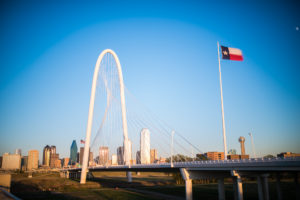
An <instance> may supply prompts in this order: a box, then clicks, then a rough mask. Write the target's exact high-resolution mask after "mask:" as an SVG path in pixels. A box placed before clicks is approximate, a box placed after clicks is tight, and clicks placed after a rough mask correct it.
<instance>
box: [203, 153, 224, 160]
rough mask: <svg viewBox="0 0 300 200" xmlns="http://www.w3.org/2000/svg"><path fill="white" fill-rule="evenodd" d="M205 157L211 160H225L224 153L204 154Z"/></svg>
mask: <svg viewBox="0 0 300 200" xmlns="http://www.w3.org/2000/svg"><path fill="white" fill-rule="evenodd" d="M204 156H205V157H206V158H208V159H209V160H224V152H216V151H213V152H207V153H204Z"/></svg>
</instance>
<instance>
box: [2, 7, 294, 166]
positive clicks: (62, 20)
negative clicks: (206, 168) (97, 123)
mask: <svg viewBox="0 0 300 200" xmlns="http://www.w3.org/2000/svg"><path fill="white" fill-rule="evenodd" d="M13 2H14V1H13ZM16 2H17V1H16ZM157 3H158V2H157ZM132 4H133V3H132ZM132 4H130V5H132ZM2 5H3V6H1V8H0V9H1V13H3V16H5V18H3V17H2V18H1V19H3V20H2V21H1V22H0V23H1V25H2V27H6V29H5V30H3V31H2V33H1V37H0V38H1V39H0V40H1V43H2V44H3V45H2V47H1V55H0V59H1V63H2V66H3V67H2V68H1V73H0V74H1V75H0V96H1V99H0V111H1V115H0V154H1V155H2V154H3V153H5V152H10V153H13V152H14V151H15V149H21V150H22V152H23V154H24V155H25V154H26V153H25V152H28V151H29V150H31V149H37V150H38V151H39V152H43V148H44V147H45V146H46V145H47V144H53V145H55V146H56V148H57V152H59V154H60V157H61V158H64V157H70V145H71V143H72V141H73V140H76V141H77V142H79V141H80V140H81V139H85V128H86V121H87V116H88V114H87V113H88V105H89V95H90V88H91V80H92V73H93V70H94V65H95V63H96V59H97V56H98V54H99V53H100V52H101V51H102V50H104V49H106V48H111V49H113V50H115V51H116V52H117V54H118V56H119V58H120V61H121V64H122V67H123V73H124V82H125V85H126V87H127V88H128V89H129V90H130V91H131V92H132V93H133V94H134V95H135V96H137V98H138V99H139V100H140V101H141V102H143V104H144V105H146V106H147V107H148V108H150V109H151V111H153V112H154V113H155V114H157V115H159V116H160V118H161V119H163V120H164V121H166V122H167V123H168V124H170V125H171V126H172V127H173V128H174V129H175V130H177V131H179V132H180V133H181V134H183V135H184V136H185V137H186V138H187V139H189V141H193V144H194V145H196V146H197V147H198V148H199V149H200V150H201V151H203V152H208V151H222V150H223V144H222V124H221V106H220V95H219V82H218V60H217V41H219V42H220V44H222V45H225V46H230V47H236V48H239V49H241V50H242V51H243V55H244V61H243V62H231V61H222V78H223V90H224V109H225V121H226V132H227V145H228V149H236V150H239V145H240V144H239V143H238V142H237V139H238V137H240V136H244V137H245V138H246V142H245V147H246V153H247V154H250V155H252V151H251V143H250V137H249V136H248V133H249V132H252V134H253V139H254V144H255V149H256V153H257V155H258V156H263V155H266V154H273V155H276V154H278V153H281V152H286V151H291V152H295V153H299V152H300V149H299V148H300V147H299V145H298V144H299V142H300V137H299V131H298V130H299V128H300V122H299V119H300V116H299V113H300V112H299V111H300V110H299V109H300V106H299V102H300V101H299V100H300V90H299V85H300V82H299V78H298V75H299V67H298V66H300V63H299V60H298V59H297V56H298V55H299V53H300V50H299V48H298V46H299V44H300V32H299V28H298V30H297V27H298V26H299V24H297V23H299V22H297V21H296V19H299V13H297V10H296V8H295V7H296V6H294V7H293V5H292V4H291V3H289V2H287V3H284V2H281V1H279V2H275V3H273V4H272V5H269V4H267V3H261V4H251V3H248V4H247V5H245V4H242V3H237V4H236V5H234V6H232V5H226V4H225V3H222V2H219V5H212V4H209V3H206V4H205V3H201V2H200V3H197V2H194V1H189V2H188V3H184V2H174V3H172V4H171V3H170V2H163V3H160V4H159V5H157V6H155V3H149V2H144V3H134V5H135V6H136V7H131V6H130V5H125V3H122V2H119V3H118V4H117V5H112V4H110V3H106V2H99V3H98V4H95V6H91V5H82V4H80V3H75V4H74V5H71V6H70V5H67V4H66V5H64V4H63V5H60V7H59V8H56V6H55V3H53V4H51V3H48V4H45V5H44V4H38V3H37V4H33V3H32V4H30V5H28V4H24V3H22V2H18V4H17V6H16V7H14V6H13V3H2ZM82 6H83V7H84V8H88V9H89V10H90V11H89V12H87V11H85V10H84V9H82V8H81V7H82ZM66 7H68V8H70V9H66ZM256 7H258V8H259V9H258V11H257V12H256V14H255V15H254V14H253V13H252V11H253V9H254V8H256ZM24 8H26V9H24ZM124 8H126V9H127V11H126V9H124ZM216 10H217V11H219V12H216ZM13 11H14V12H13ZM77 11H80V17H79V16H78V17H77V16H75V15H74V13H77ZM225 11H226V12H225ZM274 11H276V15H274ZM15 12H17V13H19V15H15V14H14V13H15ZM43 12H45V13H46V14H44V13H43ZM65 12H66V13H65ZM225 14H226V16H227V17H228V18H227V17H226V19H227V20H225V19H223V18H222V16H224V15H225ZM37 16H40V17H37ZM68 16H73V17H74V19H73V18H70V17H68ZM237 16H239V17H238V18H239V19H237ZM261 18H263V19H264V20H260V19H261ZM44 21H47V22H48V23H47V26H46V25H44ZM253 21H257V23H255V24H254V23H252V22H253ZM266 24H268V25H266ZM16 27H19V28H20V29H22V33H21V32H20V31H19V30H18V29H17V28H16ZM103 30H104V31H103ZM283 49H284V50H283ZM75 58H76V59H75ZM145 128H147V127H145ZM120 137H121V136H120ZM78 144H79V143H78ZM120 145H121V144H120ZM78 149H80V146H78ZM114 153H115V152H114ZM135 153H136V152H132V157H135ZM195 153H199V152H195ZM41 156H42V153H40V154H39V157H40V159H39V160H40V162H41V160H42V159H41Z"/></svg>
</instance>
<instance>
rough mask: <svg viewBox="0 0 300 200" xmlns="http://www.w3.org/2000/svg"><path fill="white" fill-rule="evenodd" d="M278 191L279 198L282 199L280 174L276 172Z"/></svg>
mask: <svg viewBox="0 0 300 200" xmlns="http://www.w3.org/2000/svg"><path fill="white" fill-rule="evenodd" d="M276 191H277V199H278V200H282V193H281V187H280V174H279V173H278V174H276Z"/></svg>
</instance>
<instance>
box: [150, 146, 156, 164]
mask: <svg viewBox="0 0 300 200" xmlns="http://www.w3.org/2000/svg"><path fill="white" fill-rule="evenodd" d="M157 160H158V156H157V150H156V149H151V150H150V162H151V163H155V162H156V161H157Z"/></svg>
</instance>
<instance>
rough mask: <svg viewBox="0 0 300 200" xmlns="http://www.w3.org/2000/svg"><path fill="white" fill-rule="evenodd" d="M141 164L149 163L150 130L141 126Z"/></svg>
mask: <svg viewBox="0 0 300 200" xmlns="http://www.w3.org/2000/svg"><path fill="white" fill-rule="evenodd" d="M140 139H141V141H140V147H141V164H150V131H149V129H146V128H143V129H142V131H141V138H140Z"/></svg>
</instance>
